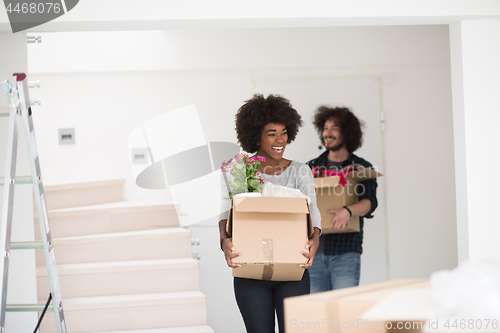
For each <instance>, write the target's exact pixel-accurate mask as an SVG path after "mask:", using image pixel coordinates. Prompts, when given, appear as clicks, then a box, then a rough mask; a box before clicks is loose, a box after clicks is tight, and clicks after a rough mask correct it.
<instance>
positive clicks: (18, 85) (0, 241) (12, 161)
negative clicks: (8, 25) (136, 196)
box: [0, 73, 66, 333]
mask: <svg viewBox="0 0 500 333" xmlns="http://www.w3.org/2000/svg"><path fill="white" fill-rule="evenodd" d="M14 79H15V83H14V85H12V84H10V82H9V81H4V82H3V88H4V91H5V93H6V94H7V100H8V104H9V106H10V113H9V117H10V118H9V137H8V147H7V164H6V169H5V178H4V179H3V181H2V180H1V179H0V185H4V198H3V201H4V202H3V209H2V216H1V221H0V223H1V224H0V251H1V256H2V258H1V259H0V277H1V278H2V284H1V286H0V288H1V295H2V303H1V304H0V306H1V312H0V333H7V332H5V312H6V311H34V312H41V311H43V313H42V317H43V314H44V313H45V309H44V308H46V307H47V308H48V310H52V311H54V315H55V319H56V327H57V332H58V333H66V324H65V321H64V312H63V305H62V298H61V291H60V287H59V279H58V276H57V269H56V260H55V256H54V248H53V245H52V237H51V234H50V227H49V219H48V214H47V206H46V203H45V194H44V190H43V183H42V176H41V173H40V163H39V159H38V149H37V145H36V139H35V130H34V128H33V119H32V113H31V106H30V99H29V94H28V83H27V79H26V75H25V74H23V73H16V74H14ZM18 116H20V117H21V121H22V123H23V124H24V132H25V133H26V143H27V147H28V157H29V158H28V159H29V163H30V169H31V177H17V178H16V175H15V173H16V159H17V141H18V132H17V121H18V120H17V118H18ZM31 183H32V184H33V192H34V195H35V202H36V208H37V212H38V221H39V222H40V231H41V235H42V241H41V242H11V240H10V238H11V227H12V212H13V207H14V185H16V184H31ZM22 249H43V252H44V255H45V264H46V265H47V272H48V277H49V284H50V292H51V295H50V296H51V297H49V301H48V302H47V305H36V304H34V305H31V304H17V305H7V304H6V302H7V280H8V273H9V256H10V251H11V250H22ZM50 298H52V305H51V306H48V304H49V302H50ZM40 319H41V318H40ZM38 324H40V321H39V323H38ZM37 328H38V326H37ZM35 330H36V329H35Z"/></svg>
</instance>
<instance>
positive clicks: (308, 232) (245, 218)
mask: <svg viewBox="0 0 500 333" xmlns="http://www.w3.org/2000/svg"><path fill="white" fill-rule="evenodd" d="M227 232H228V234H229V235H230V236H231V237H232V241H233V245H234V248H235V250H234V252H240V253H241V256H239V257H236V258H235V259H233V262H234V263H238V264H241V266H240V267H238V268H233V276H235V277H244V278H250V279H259V280H271V281H300V280H301V279H302V275H303V274H304V269H303V268H302V267H300V266H299V265H301V264H305V263H307V258H306V257H304V256H303V255H302V254H301V253H300V252H301V251H306V249H305V246H306V244H307V242H308V240H309V237H311V236H312V233H313V228H312V225H311V218H310V215H309V205H308V203H307V199H305V198H279V197H241V196H235V197H233V198H232V207H231V210H230V211H229V216H228V223H227Z"/></svg>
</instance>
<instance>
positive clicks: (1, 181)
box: [0, 176, 33, 185]
mask: <svg viewBox="0 0 500 333" xmlns="http://www.w3.org/2000/svg"><path fill="white" fill-rule="evenodd" d="M31 183H33V178H32V177H31V176H20V177H16V178H14V184H31ZM0 185H5V178H0Z"/></svg>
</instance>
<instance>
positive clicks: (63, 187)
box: [43, 179, 125, 210]
mask: <svg viewBox="0 0 500 333" xmlns="http://www.w3.org/2000/svg"><path fill="white" fill-rule="evenodd" d="M124 184H125V179H109V180H98V181H80V182H71V183H67V182H57V183H55V182H54V183H45V184H44V187H43V188H44V192H45V202H46V204H47V209H48V210H52V209H61V208H71V207H79V206H89V205H97V204H103V203H107V202H117V201H122V200H123V185H124Z"/></svg>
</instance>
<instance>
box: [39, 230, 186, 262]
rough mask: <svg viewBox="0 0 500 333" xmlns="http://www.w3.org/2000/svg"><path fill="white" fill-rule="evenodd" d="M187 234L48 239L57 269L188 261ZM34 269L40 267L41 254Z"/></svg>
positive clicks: (168, 232) (165, 232)
mask: <svg viewBox="0 0 500 333" xmlns="http://www.w3.org/2000/svg"><path fill="white" fill-rule="evenodd" d="M190 235H191V233H190V232H189V231H188V230H186V229H183V228H164V229H154V230H143V231H130V232H120V233H110V234H101V235H91V236H78V237H65V238H54V239H52V242H53V245H54V253H55V259H56V263H57V265H65V264H82V263H98V262H115V261H131V260H154V259H171V258H189V257H191V240H190ZM35 252H36V265H37V266H44V265H45V261H44V260H45V259H44V256H43V252H42V250H36V251H35Z"/></svg>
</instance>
